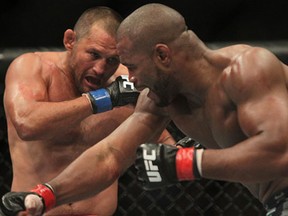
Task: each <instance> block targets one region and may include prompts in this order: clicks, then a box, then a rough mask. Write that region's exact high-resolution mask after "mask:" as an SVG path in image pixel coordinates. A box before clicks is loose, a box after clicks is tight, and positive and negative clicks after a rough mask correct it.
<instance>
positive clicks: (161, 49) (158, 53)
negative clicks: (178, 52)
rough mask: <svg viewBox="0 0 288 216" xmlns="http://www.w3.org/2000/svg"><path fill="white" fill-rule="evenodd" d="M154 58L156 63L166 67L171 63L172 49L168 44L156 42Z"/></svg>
mask: <svg viewBox="0 0 288 216" xmlns="http://www.w3.org/2000/svg"><path fill="white" fill-rule="evenodd" d="M154 58H155V59H154V60H155V62H156V63H158V64H161V65H162V66H164V67H167V66H169V65H170V62H171V51H170V49H169V47H168V46H167V45H166V44H156V45H155V49H154Z"/></svg>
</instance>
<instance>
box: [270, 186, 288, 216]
mask: <svg viewBox="0 0 288 216" xmlns="http://www.w3.org/2000/svg"><path fill="white" fill-rule="evenodd" d="M264 207H265V209H266V211H267V214H266V216H288V188H286V189H283V190H282V191H279V192H277V193H275V194H273V195H272V196H271V197H270V198H269V199H268V200H267V201H266V202H265V203H264Z"/></svg>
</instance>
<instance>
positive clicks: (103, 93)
mask: <svg viewBox="0 0 288 216" xmlns="http://www.w3.org/2000/svg"><path fill="white" fill-rule="evenodd" d="M87 94H88V96H89V99H90V101H91V104H92V108H93V113H94V114H95V113H101V112H105V111H108V110H111V109H112V102H111V98H110V95H109V93H108V91H107V90H105V89H103V88H102V89H98V90H95V91H90V92H88V93H87Z"/></svg>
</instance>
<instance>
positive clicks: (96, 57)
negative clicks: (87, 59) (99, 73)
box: [90, 52, 101, 59]
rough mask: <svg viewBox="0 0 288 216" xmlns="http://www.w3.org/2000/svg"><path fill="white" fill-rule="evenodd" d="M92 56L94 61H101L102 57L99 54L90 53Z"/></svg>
mask: <svg viewBox="0 0 288 216" xmlns="http://www.w3.org/2000/svg"><path fill="white" fill-rule="evenodd" d="M90 55H91V56H92V58H93V59H99V58H101V56H100V55H99V53H97V52H90Z"/></svg>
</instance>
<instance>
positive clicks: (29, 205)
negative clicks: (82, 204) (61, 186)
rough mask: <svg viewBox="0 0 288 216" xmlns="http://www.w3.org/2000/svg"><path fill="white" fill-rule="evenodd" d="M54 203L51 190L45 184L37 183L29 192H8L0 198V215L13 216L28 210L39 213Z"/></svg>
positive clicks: (48, 208) (35, 213)
mask: <svg viewBox="0 0 288 216" xmlns="http://www.w3.org/2000/svg"><path fill="white" fill-rule="evenodd" d="M54 205H55V196H54V193H53V190H51V188H50V187H48V186H46V185H42V184H41V185H37V187H36V188H34V189H33V190H31V191H30V192H8V193H6V194H5V195H4V196H2V198H1V202H0V208H1V211H0V215H1V216H2V215H3V216H14V215H17V214H18V213H19V212H21V211H26V210H28V211H29V213H32V214H33V215H41V214H43V213H44V212H45V211H48V210H50V209H51V208H52V207H53V206H54Z"/></svg>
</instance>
